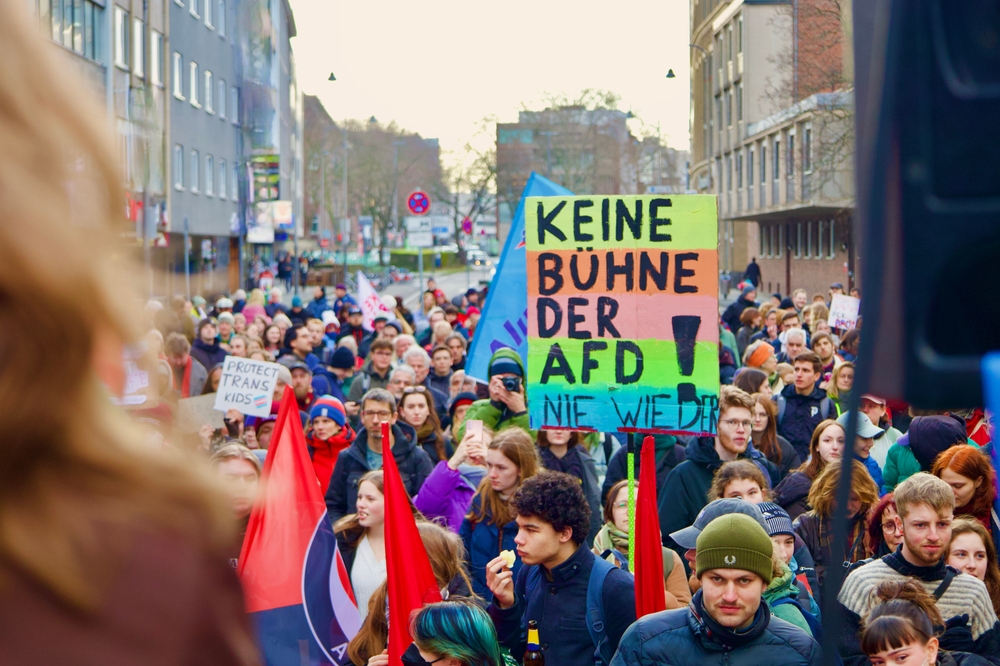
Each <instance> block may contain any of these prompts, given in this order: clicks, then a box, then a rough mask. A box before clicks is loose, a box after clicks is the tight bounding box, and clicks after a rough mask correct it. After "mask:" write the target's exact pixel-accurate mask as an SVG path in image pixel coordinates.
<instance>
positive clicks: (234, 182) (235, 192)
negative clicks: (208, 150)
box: [229, 160, 240, 201]
mask: <svg viewBox="0 0 1000 666" xmlns="http://www.w3.org/2000/svg"><path fill="white" fill-rule="evenodd" d="M229 198H230V199H232V200H233V201H236V200H238V199H239V198H240V165H239V162H238V161H237V160H233V177H232V178H231V179H230V181H229Z"/></svg>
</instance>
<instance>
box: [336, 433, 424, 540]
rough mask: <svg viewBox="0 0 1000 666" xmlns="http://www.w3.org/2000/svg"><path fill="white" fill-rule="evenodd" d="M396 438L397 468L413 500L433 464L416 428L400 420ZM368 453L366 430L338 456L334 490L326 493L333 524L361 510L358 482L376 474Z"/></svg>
mask: <svg viewBox="0 0 1000 666" xmlns="http://www.w3.org/2000/svg"><path fill="white" fill-rule="evenodd" d="M392 436H393V438H394V440H395V443H394V444H393V446H392V456H393V458H395V460H396V466H397V467H399V475H400V477H402V479H403V486H404V487H405V488H406V492H407V493H409V495H410V497H413V496H414V495H416V494H417V492H419V490H420V486H421V485H423V483H424V479H426V478H427V476H428V475H429V474H430V473H431V468H432V467H433V465H431V460H430V458H428V457H427V453H425V452H424V450H423V449H421V448H420V447H419V446H417V432H416V431H415V430H414V429H413V428H411V427H410V426H408V425H407V424H405V423H403V422H401V421H397V422H396V424H395V425H393V426H392ZM367 452H368V431H367V430H365V429H364V428H362V429H361V430H359V431H358V434H357V435H356V436H355V438H354V441H353V442H352V443H351V446H349V447H348V448H346V449H344V450H343V451H341V452H340V453H339V454H338V455H337V464H336V465H335V466H334V468H333V476H331V477H330V487H329V488H328V489H327V491H326V508H327V512H328V513H329V514H330V520H332V521H333V522H337V521H338V520H340V519H341V518H343V517H344V516H346V515H347V514H349V513H354V512H355V511H356V510H357V502H358V483H359V481H360V479H361V477H362V476H364V475H365V473H367V472H370V471H372V468H371V467H369V466H368V456H367ZM384 454H385V450H384V449H383V455H384Z"/></svg>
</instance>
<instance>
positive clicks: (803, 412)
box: [778, 386, 836, 460]
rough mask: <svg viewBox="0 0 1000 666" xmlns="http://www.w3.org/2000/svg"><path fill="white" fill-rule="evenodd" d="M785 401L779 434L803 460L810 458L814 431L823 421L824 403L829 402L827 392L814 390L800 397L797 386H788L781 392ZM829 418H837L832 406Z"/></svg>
mask: <svg viewBox="0 0 1000 666" xmlns="http://www.w3.org/2000/svg"><path fill="white" fill-rule="evenodd" d="M781 397H782V398H784V400H785V413H784V417H783V418H782V419H781V420H780V421H779V422H778V434H779V435H781V436H782V437H784V438H785V439H787V440H788V441H789V443H791V445H792V446H793V447H795V450H796V451H797V452H798V454H799V457H800V458H801V459H802V460H806V459H808V458H809V442H810V440H811V439H812V434H813V431H814V430H815V429H816V426H818V425H819V424H820V422H821V421H822V420H823V410H822V403H823V401H824V400H828V398H827V397H826V391H824V390H823V389H820V388H815V389H813V392H812V393H810V394H809V395H799V394H798V393H797V392H796V391H795V386H786V387H785V388H784V389H782V391H781ZM827 417H828V418H836V413H835V411H834V409H833V405H832V404H831V405H830V407H829V413H828V414H827Z"/></svg>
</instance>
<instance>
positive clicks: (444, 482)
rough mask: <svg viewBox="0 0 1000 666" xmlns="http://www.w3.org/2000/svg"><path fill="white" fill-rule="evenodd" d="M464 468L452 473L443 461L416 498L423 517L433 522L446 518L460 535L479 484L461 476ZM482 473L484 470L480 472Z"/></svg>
mask: <svg viewBox="0 0 1000 666" xmlns="http://www.w3.org/2000/svg"><path fill="white" fill-rule="evenodd" d="M461 469H462V466H461V465H460V466H459V469H457V470H453V469H452V468H451V467H448V462H447V461H446V460H442V461H441V462H439V463H438V464H437V465H435V466H434V469H433V470H432V471H431V473H430V476H428V477H427V480H426V481H424V485H423V486H422V487H421V488H420V493H419V494H418V495H417V496H416V497H414V498H413V503H414V504H415V505H416V507H417V509H418V510H419V511H420V513H422V514H424V516H425V517H427V518H429V519H430V520H434V519H435V518H444V519H445V522H446V524H447V526H448V529H450V530H451V531H452V532H458V531H459V530H460V529H461V527H462V521H463V520H465V514H466V513H468V511H469V505H470V504H472V498H473V497H474V496H475V494H476V487H477V484H475V483H472V481H471V479H470V478H469V477H466V476H464V475H463V474H462V473H461ZM480 469H482V468H480Z"/></svg>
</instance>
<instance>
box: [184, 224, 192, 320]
mask: <svg viewBox="0 0 1000 666" xmlns="http://www.w3.org/2000/svg"><path fill="white" fill-rule="evenodd" d="M188 233H189V232H188V216H187V215H185V216H184V291H185V292H186V293H187V299H188V300H189V301H190V300H191V256H190V255H191V250H190V245H191V238H190V236H188Z"/></svg>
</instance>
